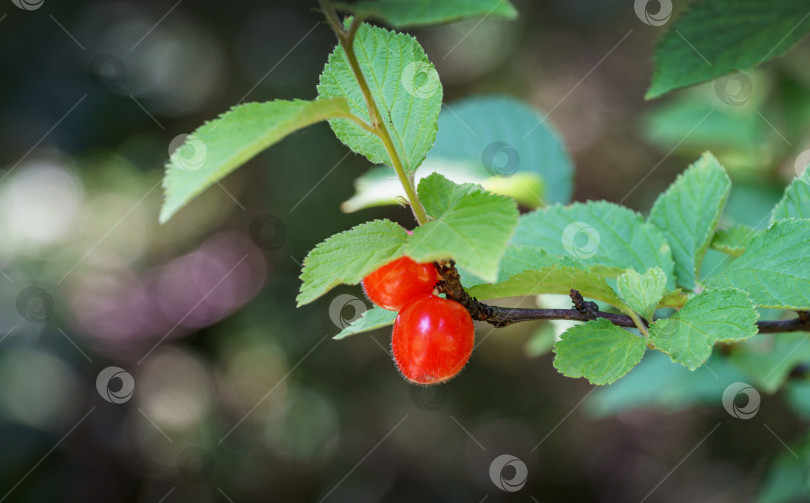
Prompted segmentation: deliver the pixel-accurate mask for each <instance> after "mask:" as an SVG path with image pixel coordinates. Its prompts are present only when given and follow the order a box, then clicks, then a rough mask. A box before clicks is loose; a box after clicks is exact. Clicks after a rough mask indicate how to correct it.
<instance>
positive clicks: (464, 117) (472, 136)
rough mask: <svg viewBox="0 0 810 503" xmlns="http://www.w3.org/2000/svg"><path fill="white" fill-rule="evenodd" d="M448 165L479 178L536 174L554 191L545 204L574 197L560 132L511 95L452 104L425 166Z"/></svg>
mask: <svg viewBox="0 0 810 503" xmlns="http://www.w3.org/2000/svg"><path fill="white" fill-rule="evenodd" d="M445 165H454V166H455V165H458V166H463V167H465V168H466V169H467V170H468V171H469V173H470V175H473V176H478V177H480V178H486V177H492V176H495V177H501V178H504V179H508V178H509V177H511V176H515V175H518V174H532V175H536V176H537V177H539V178H540V179H541V180H542V182H543V185H544V186H545V187H550V188H552V189H553V190H550V191H548V192H547V193H546V194H545V196H544V197H543V200H544V202H545V203H546V204H549V203H567V202H568V201H569V200H570V198H571V190H572V186H573V163H572V161H571V158H570V156H569V155H568V153H567V152H566V150H565V145H564V144H563V142H562V140H561V138H560V135H559V133H558V132H557V131H556V129H554V127H553V126H551V125H550V124H549V123H548V122H546V121H545V116H544V115H542V114H540V113H539V112H538V111H537V110H535V109H534V108H532V107H531V106H529V105H527V104H526V103H523V102H521V101H518V100H515V99H512V98H507V97H503V96H487V97H476V98H468V99H464V100H461V101H457V102H454V103H453V104H452V106H450V105H448V106H447V107H446V108H445V109H444V110H443V111H442V113H441V115H440V116H439V133H438V134H437V135H436V144H435V145H434V146H433V149H432V150H431V151H430V153H428V156H427V159H425V164H424V166H423V169H425V170H427V171H435V170H436V168H440V167H442V166H445ZM538 197H539V196H538Z"/></svg>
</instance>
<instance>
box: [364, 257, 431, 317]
mask: <svg viewBox="0 0 810 503" xmlns="http://www.w3.org/2000/svg"><path fill="white" fill-rule="evenodd" d="M438 281H439V276H438V273H437V272H436V268H435V267H433V263H432V262H428V263H424V264H420V263H417V262H414V261H413V260H411V259H410V258H408V257H401V258H398V259H397V260H394V261H393V262H390V263H388V264H385V265H384V266H382V267H380V268H379V269H377V270H376V271H374V272H373V273H371V274H369V275H368V276H366V277H365V279H364V280H363V290H364V291H365V292H366V296H368V298H369V300H370V301H371V302H373V303H375V304H376V305H378V306H380V307H382V308H383V309H388V310H389V311H399V310H400V309H402V306H404V305H405V304H407V303H409V302H411V301H413V300H414V299H417V298H419V297H422V296H424V295H427V294H429V293H431V292H432V291H433V287H434V286H436V283H437V282H438Z"/></svg>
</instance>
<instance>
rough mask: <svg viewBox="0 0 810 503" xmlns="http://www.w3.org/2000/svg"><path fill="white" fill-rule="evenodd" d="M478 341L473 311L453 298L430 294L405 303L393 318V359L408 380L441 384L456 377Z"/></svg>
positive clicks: (418, 382) (417, 382)
mask: <svg viewBox="0 0 810 503" xmlns="http://www.w3.org/2000/svg"><path fill="white" fill-rule="evenodd" d="M474 342H475V329H474V328H473V322H472V318H470V313H468V312H467V310H466V309H464V306H462V305H461V304H459V303H458V302H455V301H453V300H447V299H443V298H441V297H437V296H435V295H427V296H425V297H422V298H419V299H417V300H415V301H413V302H411V303H409V304H408V305H407V306H405V307H404V308H403V309H402V310H401V311H400V312H399V314H398V315H397V318H396V321H394V333H393V336H392V339H391V347H392V349H393V352H394V361H395V362H396V364H397V367H398V368H399V371H400V372H402V375H403V376H405V378H406V379H407V380H408V381H411V382H413V383H416V384H425V385H427V384H438V383H441V382H444V381H447V380H449V379H452V378H453V377H455V376H456V375H457V374H458V373H459V372H461V369H462V368H463V367H464V365H466V363H467V361H468V360H469V359H470V355H471V354H472V350H473V343H474Z"/></svg>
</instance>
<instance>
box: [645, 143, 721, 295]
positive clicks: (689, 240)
mask: <svg viewBox="0 0 810 503" xmlns="http://www.w3.org/2000/svg"><path fill="white" fill-rule="evenodd" d="M730 191H731V180H730V179H729V178H728V175H727V174H726V172H725V170H724V169H723V168H722V167H721V166H720V164H719V163H718V162H717V159H715V158H714V156H713V155H711V154H709V153H705V154H703V156H702V157H701V158H700V159H698V160H697V161H696V162H695V163H694V164H692V165H691V166H690V167H689V169H687V170H686V171H685V172H683V173H682V174H681V175H679V176H678V178H677V179H676V180H675V182H673V183H672V185H670V186H669V188H668V189H667V190H666V192H664V193H663V194H661V195H660V196H659V197H658V199H657V200H656V201H655V204H654V205H653V207H652V210H651V211H650V219H649V220H650V222H652V223H653V224H655V226H656V227H658V228H659V229H661V231H662V232H663V233H664V237H666V239H667V241H668V242H669V245H670V247H671V248H672V257H673V258H674V260H675V278H676V280H677V284H678V285H680V286H683V287H684V288H687V289H690V290H691V289H692V288H694V286H695V281H696V280H697V278H698V276H699V274H700V265H701V263H702V262H703V257H704V255H705V254H706V250H707V249H708V248H709V243H710V242H711V239H712V236H713V235H714V231H715V229H716V228H717V222H718V221H719V220H720V215H721V214H722V213H723V208H724V207H725V205H726V201H727V200H728V195H729V192H730Z"/></svg>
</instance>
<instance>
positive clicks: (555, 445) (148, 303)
mask: <svg viewBox="0 0 810 503" xmlns="http://www.w3.org/2000/svg"><path fill="white" fill-rule="evenodd" d="M514 3H515V5H516V7H517V8H518V10H519V12H520V17H519V19H518V20H516V21H505V20H498V19H491V18H487V19H484V20H483V21H481V20H471V21H465V22H460V23H455V24H451V25H446V26H439V27H431V28H424V29H419V30H414V31H412V33H413V34H414V35H415V36H416V37H417V39H418V40H419V42H420V43H421V44H422V45H423V47H424V48H425V50H426V51H427V53H428V55H429V56H430V57H431V59H432V61H433V62H434V63H435V65H436V67H437V69H438V71H439V75H440V76H441V79H442V83H443V85H444V90H445V101H447V102H450V103H452V102H453V100H456V99H459V98H462V97H467V96H471V95H477V94H490V93H495V94H502V95H508V96H513V97H516V98H519V99H522V100H525V101H527V102H529V103H531V104H532V105H533V106H534V107H536V108H537V109H538V110H540V111H541V112H540V113H542V114H546V113H547V114H548V119H547V120H548V121H549V122H550V123H552V124H554V125H555V126H556V127H557V129H558V130H559V131H560V133H561V135H562V137H563V139H564V142H565V144H566V146H567V148H568V149H569V151H570V152H571V155H572V156H573V158H574V161H575V166H576V173H575V191H574V199H575V200H586V199H607V200H611V201H615V202H621V203H622V204H625V205H628V206H630V207H632V208H635V209H638V210H640V211H646V210H648V209H649V207H650V205H651V204H652V201H653V200H654V199H655V197H656V196H657V195H658V193H659V192H661V191H662V190H663V189H664V188H665V187H666V186H667V185H668V184H669V183H670V182H671V181H672V180H673V179H674V177H675V176H676V175H677V174H678V173H679V172H681V171H682V170H683V169H685V167H686V166H687V165H688V164H689V163H690V162H692V161H693V160H695V159H696V158H697V157H698V155H699V154H700V153H701V152H702V151H704V150H707V149H709V150H712V151H713V152H714V153H715V154H716V155H717V156H718V157H719V158H720V160H721V162H723V163H724V164H725V165H726V167H727V168H728V169H729V170H730V171H731V174H732V177H733V179H734V184H735V185H734V189H733V192H732V196H731V200H730V203H729V209H728V214H727V215H726V217H725V223H726V224H727V223H732V222H738V223H744V224H748V225H752V226H759V227H761V226H763V225H765V224H766V222H767V217H768V212H769V211H770V209H771V207H772V206H773V204H774V203H775V202H776V200H777V199H778V198H779V197H780V195H781V191H782V188H783V187H784V184H785V182H786V181H787V180H789V179H790V178H791V177H793V176H795V175H796V174H797V173H796V172H795V170H794V159H795V158H796V156H797V155H798V154H799V153H800V152H801V151H803V150H805V149H806V148H807V145H808V143H810V138H808V132H810V129H809V128H808V120H807V119H808V117H809V116H810V94H808V88H809V87H810V65H809V64H808V62H810V51H808V44H807V42H806V41H805V42H804V43H802V44H800V46H799V47H797V48H794V49H793V50H792V51H791V52H790V53H789V54H788V55H787V56H786V57H784V58H781V59H778V60H776V61H774V62H773V63H769V64H767V65H765V66H764V67H762V68H758V69H756V70H753V71H751V72H747V73H746V74H742V75H737V76H732V77H733V78H725V79H720V80H718V81H715V82H711V83H708V84H705V85H701V86H697V87H694V88H690V89H686V90H683V91H679V92H676V93H673V94H672V95H670V96H668V97H666V98H663V99H661V100H657V101H655V102H645V101H644V100H643V94H644V91H645V89H646V86H647V84H648V82H649V78H650V74H651V70H652V65H651V56H652V53H653V48H654V43H655V41H656V39H657V38H658V37H659V36H660V35H661V34H662V33H663V30H665V29H667V26H662V27H654V26H648V25H646V24H644V23H642V22H641V21H640V20H639V19H638V18H637V17H636V15H635V14H634V11H633V6H632V5H630V4H628V3H627V2H620V1H617V0H611V1H604V2H585V1H581V0H577V1H569V2H542V3H541V2H531V1H528V0H524V1H515V2H514ZM675 15H677V9H676V14H675ZM321 19H322V18H321V16H320V14H319V13H318V12H317V11H315V3H314V2H293V1H287V2H273V1H261V2H260V1H246V2H238V3H229V2H203V1H197V2H191V1H190V0H188V1H185V2H183V1H179V2H175V1H174V0H172V1H169V2H157V1H144V2H71V1H66V2H56V1H53V0H45V1H44V3H43V4H42V5H40V6H39V7H38V8H36V9H35V10H31V11H26V10H23V9H20V8H18V7H17V6H15V4H14V3H13V2H11V1H10V0H7V1H6V2H5V3H4V5H3V6H2V8H0V41H1V42H2V47H3V49H4V51H3V55H2V58H3V63H4V65H3V66H4V68H5V70H4V75H5V77H4V78H3V79H2V81H1V82H0V86H2V93H0V100H2V107H3V114H2V118H0V127H1V128H2V135H0V143H1V144H2V149H1V150H0V167H2V174H0V236H1V237H0V271H1V272H2V277H0V325H1V326H0V502H5V501H8V502H11V501H21V502H51V501H82V502H95V501H99V502H100V501H105V502H107V501H122V502H129V501H132V502H167V503H168V502H172V501H199V502H206V501H229V502H237V503H238V502H244V501H314V502H320V501H331V502H338V501H345V502H373V501H390V502H400V501H401V502H405V501H436V502H481V501H488V502H495V501H524V502H527V503H528V502H530V501H534V502H544V503H545V502H555V501H595V502H614V501H615V502H624V501H648V502H682V501H701V502H713V503H721V502H731V501H735V502H736V501H751V500H754V499H755V497H756V495H757V493H758V492H759V491H760V490H761V488H762V487H767V484H769V483H770V484H772V485H773V484H775V486H776V487H777V490H776V492H775V493H773V494H775V495H774V496H769V495H768V494H770V493H768V494H765V493H760V497H761V498H762V500H763V501H810V493H806V492H798V493H797V492H796V491H793V490H792V489H791V490H792V491H793V492H790V493H786V494H787V495H786V496H785V495H783V496H779V494H778V488H779V487H784V486H785V484H787V485H791V484H792V486H791V487H794V486H796V487H801V486H802V484H803V483H804V480H805V479H807V477H806V476H807V471H806V466H807V465H806V464H802V463H805V461H804V459H806V458H804V454H802V458H801V459H799V455H797V456H796V457H797V459H799V461H798V464H796V463H794V464H791V465H790V470H793V472H790V470H788V472H789V473H788V472H786V473H788V474H787V475H785V477H788V479H786V480H788V482H784V483H782V482H779V481H778V480H777V481H776V482H764V481H766V480H770V479H768V476H767V475H766V473H767V471H768V469H769V467H770V466H772V465H773V463H774V461H775V460H776V459H779V458H780V457H782V458H784V459H787V460H788V461H789V460H790V459H792V457H791V456H790V455H789V454H790V452H792V451H791V449H793V450H795V451H799V452H803V451H800V450H799V448H798V447H796V444H794V443H792V442H794V441H796V440H797V439H800V438H801V437H802V435H803V432H804V430H805V428H806V425H807V423H806V418H807V417H808V416H807V414H808V410H807V409H808V407H807V401H806V397H807V394H806V388H805V387H803V386H806V385H805V384H804V373H802V372H797V371H795V368H793V367H791V368H790V369H788V371H786V372H784V375H781V377H780V379H781V380H785V379H788V378H790V377H791V376H792V377H794V379H793V380H791V384H790V385H789V387H788V391H787V392H781V393H777V394H776V395H774V396H771V395H769V394H768V393H767V392H772V391H775V390H776V388H778V384H777V386H772V388H773V389H768V390H765V388H764V387H761V386H760V387H759V389H760V390H761V391H763V393H762V403H761V407H760V410H759V411H758V414H757V416H756V418H754V419H753V420H740V419H738V418H735V417H733V416H732V415H731V414H729V413H727V412H726V410H724V408H723V405H722V403H721V395H722V393H723V390H724V389H725V388H726V386H727V385H728V384H729V383H731V382H735V381H745V380H746V374H745V366H744V365H738V364H736V363H735V362H733V361H729V360H728V359H725V358H724V357H723V356H722V355H717V356H715V357H714V358H713V360H712V365H711V366H710V369H711V370H709V371H707V370H706V369H703V368H701V369H699V370H698V371H697V372H695V373H689V372H688V371H686V370H683V369H682V368H681V367H679V366H677V367H676V366H674V365H672V364H670V363H669V361H668V360H667V359H666V358H665V357H664V358H656V356H660V355H650V356H648V358H646V359H645V361H644V362H643V363H642V365H640V366H639V368H638V369H636V370H634V371H633V372H632V373H631V374H630V375H629V376H628V377H627V378H625V380H624V381H620V382H619V383H617V384H616V385H613V386H611V387H609V388H607V389H605V390H599V391H596V392H593V393H592V388H591V387H590V386H589V385H588V384H587V382H585V381H584V380H572V379H568V378H564V377H562V376H560V375H559V374H557V373H556V372H555V371H554V369H553V368H552V366H551V359H552V355H551V354H550V353H549V352H548V351H549V349H550V344H551V341H552V340H553V333H554V330H555V328H554V327H553V326H551V325H548V324H546V325H544V324H542V323H539V322H538V323H524V324H520V325H518V326H514V327H510V328H507V329H500V330H495V331H493V330H492V329H491V327H489V326H488V325H482V326H479V327H478V332H477V338H478V341H477V343H478V346H477V348H476V350H475V352H474V354H473V357H472V360H471V362H470V364H469V365H468V366H467V368H466V369H465V370H464V372H463V373H462V375H461V376H460V377H458V378H457V379H455V380H453V381H451V382H450V383H449V384H447V385H445V386H442V387H439V388H416V387H411V386H409V385H408V384H407V383H406V382H405V381H403V379H402V378H401V377H400V376H399V375H398V374H397V371H396V369H395V368H394V365H393V363H392V361H391V357H390V354H389V343H390V330H380V331H378V332H375V333H373V334H371V335H368V334H363V335H357V336H354V337H352V338H349V339H347V340H344V341H339V342H338V341H332V340H331V337H332V336H334V335H335V334H336V333H337V332H338V331H339V330H340V328H341V327H342V326H345V324H346V323H348V322H350V321H351V320H352V319H354V318H355V317H356V316H357V315H358V313H359V312H362V311H363V310H364V309H366V308H367V307H368V304H369V303H368V301H366V300H365V299H364V298H363V296H362V292H361V290H360V288H359V287H355V288H350V287H342V288H339V289H337V290H335V291H333V292H332V293H331V294H329V295H327V296H326V297H325V298H323V299H321V300H319V301H317V302H315V303H314V304H311V305H308V306H306V307H304V308H301V309H296V308H295V301H294V299H295V295H296V293H297V290H298V286H299V282H298V279H297V276H298V274H299V272H300V262H301V260H302V259H303V257H304V256H305V255H306V253H307V252H308V250H309V249H311V248H312V247H313V246H314V245H315V244H316V243H318V242H320V241H321V240H323V239H324V238H326V237H327V236H329V235H331V234H333V233H335V232H338V231H341V230H344V229H347V228H349V227H350V226H352V225H355V224H357V223H360V222H363V221H366V220H370V219H373V218H380V217H386V218H390V219H394V220H396V221H399V222H400V223H402V224H403V225H405V226H407V227H411V226H413V221H412V217H411V215H410V213H409V212H408V211H407V210H405V209H402V208H399V207H387V208H374V209H366V210H361V211H359V212H357V213H352V214H345V213H342V212H340V210H339V207H340V203H341V202H343V201H345V200H346V199H348V198H349V197H350V196H351V195H352V194H353V192H354V189H353V185H352V182H353V180H354V178H355V177H357V176H359V175H360V174H362V173H364V172H365V171H366V170H367V169H368V167H369V165H368V163H367V162H366V161H365V159H363V158H362V157H360V156H356V155H349V156H348V157H346V158H345V159H343V158H344V156H345V155H346V152H347V150H346V148H345V147H343V146H342V145H340V144H339V142H338V141H337V140H336V139H335V138H334V136H333V135H332V133H331V132H330V130H329V128H328V126H327V125H326V124H320V125H317V126H314V127H311V128H308V129H306V130H303V131H300V132H298V133H296V134H294V135H292V136H291V137H290V138H288V139H286V140H285V141H284V142H283V143H282V144H280V145H279V146H276V147H273V148H272V149H271V150H270V151H268V152H266V153H264V154H262V155H260V156H259V157H257V158H256V159H255V160H253V161H251V162H250V163H249V164H248V165H247V166H246V167H244V168H242V169H240V170H239V171H238V172H236V173H235V174H234V175H232V176H229V177H228V178H227V179H225V180H224V181H223V182H222V183H221V184H220V185H219V186H215V187H213V188H211V189H210V190H208V191H207V192H206V193H205V194H204V195H203V196H202V197H200V198H199V199H197V200H196V201H194V202H193V203H192V204H190V205H189V206H188V207H187V208H185V209H184V210H182V211H181V212H180V213H179V214H178V215H177V216H176V217H175V218H173V219H172V220H171V221H170V222H169V223H167V224H166V225H163V226H159V225H158V224H157V215H158V210H159V207H160V204H161V198H162V194H161V188H160V185H159V184H160V180H161V177H162V174H163V169H162V166H163V162H164V160H165V159H166V158H167V156H168V152H169V149H170V145H173V141H174V140H175V138H176V137H177V136H178V135H181V134H187V133H190V132H191V131H192V130H193V129H195V128H196V127H197V126H198V125H199V124H201V123H202V122H204V121H205V120H209V119H211V118H214V117H216V116H217V115H218V114H220V113H222V112H223V111H225V110H227V109H228V108H229V107H230V106H232V105H234V104H236V103H240V102H245V101H264V100H269V99H275V98H287V99H289V98H306V99H310V98H313V97H314V96H315V85H316V83H317V81H318V74H319V72H320V70H321V68H322V67H323V64H324V62H325V61H326V57H327V55H328V53H329V52H330V51H331V49H332V47H333V45H334V42H335V40H334V36H333V35H332V33H331V32H330V31H329V29H328V27H327V26H326V25H325V24H323V23H322V22H321ZM673 19H674V18H673ZM174 146H176V143H174ZM338 163H340V164H339V166H337V167H335V166H336V164H338ZM333 168H334V169H333ZM549 190H553V188H550V189H549ZM708 260H710V262H709V263H707V265H706V268H707V270H708V268H710V267H712V265H711V264H717V263H719V262H720V260H721V259H720V258H719V257H718V256H714V255H711V256H710V257H709V259H708ZM711 261H713V262H711ZM544 301H545V302H547V303H550V304H553V303H554V302H559V299H544ZM557 329H558V328H557ZM769 340H770V339H768V340H766V341H765V343H766V345H767V344H768V341H769ZM771 342H772V341H771ZM768 347H770V346H768ZM791 363H792V364H795V365H799V366H800V365H801V364H803V363H805V362H804V361H801V360H796V361H794V360H791ZM110 366H115V367H119V368H120V369H121V371H123V373H122V372H120V371H116V370H113V371H112V374H111V373H109V372H108V373H106V374H105V373H102V370H103V369H106V368H107V367H110ZM116 372H117V373H116ZM710 372H711V373H710ZM100 375H101V376H102V377H103V379H101V380H98V379H99V376H100ZM110 376H112V377H110ZM129 376H131V381H129V380H128V379H129ZM97 381H98V382H97ZM131 383H134V392H132V390H131V389H129V388H128V385H129V384H131ZM791 390H792V391H791ZM766 391H767V392H766ZM802 393H805V394H804V395H802ZM791 397H792V398H791ZM785 398H787V399H788V400H787V401H786V400H785ZM791 400H792V403H793V406H790V403H791ZM115 402H121V403H115ZM802 404H803V405H804V410H803V412H802ZM783 442H784V443H783ZM786 444H787V445H786ZM789 446H792V447H789ZM789 451H790V452H789ZM501 454H509V455H511V456H514V457H516V458H518V460H519V461H520V463H523V464H525V465H526V467H527V470H528V473H527V477H526V484H525V486H524V487H523V488H522V489H521V490H519V491H515V492H510V491H504V490H502V489H499V488H498V487H497V485H496V483H494V482H493V480H492V479H491V477H490V469H491V466H492V465H491V463H492V462H493V460H494V459H495V458H496V457H497V456H499V455H501ZM794 454H795V452H794ZM785 456H787V458H785ZM788 464H790V463H788ZM510 470H512V471H511V472H510ZM518 472H519V470H518V469H517V468H516V467H515V466H514V465H513V466H511V467H510V466H506V467H504V471H503V473H502V475H503V477H505V479H510V478H513V476H515V475H516V474H518V475H519V473H518ZM794 472H795V473H794ZM791 474H792V475H791ZM802 477H804V478H802ZM808 480H810V479H808ZM763 484H765V485H763ZM768 498H771V499H768ZM780 498H781V499H780Z"/></svg>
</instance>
